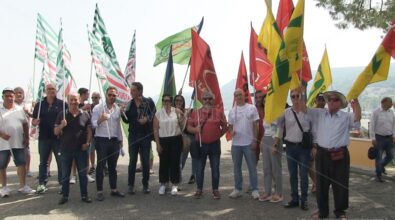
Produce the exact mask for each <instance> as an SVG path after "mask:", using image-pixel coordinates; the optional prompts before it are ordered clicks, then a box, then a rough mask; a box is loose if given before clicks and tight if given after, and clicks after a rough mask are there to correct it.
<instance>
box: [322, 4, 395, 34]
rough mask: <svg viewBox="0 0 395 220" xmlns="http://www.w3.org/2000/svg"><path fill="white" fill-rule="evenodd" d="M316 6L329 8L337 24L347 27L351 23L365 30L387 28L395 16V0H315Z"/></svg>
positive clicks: (343, 27)
mask: <svg viewBox="0 0 395 220" xmlns="http://www.w3.org/2000/svg"><path fill="white" fill-rule="evenodd" d="M315 1H317V4H316V6H317V7H322V8H325V9H327V10H329V14H330V16H331V17H332V19H333V20H335V21H337V24H336V26H337V27H338V28H341V29H346V28H348V27H349V26H350V25H352V26H354V27H355V28H358V29H360V30H364V29H367V28H372V27H375V28H380V29H382V30H383V31H385V30H387V29H388V28H389V27H390V25H391V22H392V20H393V19H394V18H395V0H315Z"/></svg>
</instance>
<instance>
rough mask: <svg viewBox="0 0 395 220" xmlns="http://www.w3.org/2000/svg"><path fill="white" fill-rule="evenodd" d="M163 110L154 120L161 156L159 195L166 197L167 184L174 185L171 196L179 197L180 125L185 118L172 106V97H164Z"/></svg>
mask: <svg viewBox="0 0 395 220" xmlns="http://www.w3.org/2000/svg"><path fill="white" fill-rule="evenodd" d="M162 103H163V108H162V109H160V110H158V111H157V112H156V114H155V118H154V137H155V142H156V149H157V151H158V154H159V182H160V184H161V186H160V187H159V194H160V195H164V194H165V191H166V186H165V185H166V183H168V182H171V183H172V189H171V194H172V195H177V191H178V187H177V185H178V183H179V182H180V156H181V150H182V136H181V129H180V127H181V126H180V125H182V124H183V120H184V116H183V114H182V112H181V111H180V110H179V109H176V108H174V107H172V106H171V103H172V97H171V96H170V95H166V94H165V95H163V96H162Z"/></svg>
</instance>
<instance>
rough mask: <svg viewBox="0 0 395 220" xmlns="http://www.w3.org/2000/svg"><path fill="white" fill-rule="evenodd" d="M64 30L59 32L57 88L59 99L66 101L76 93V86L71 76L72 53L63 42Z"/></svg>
mask: <svg viewBox="0 0 395 220" xmlns="http://www.w3.org/2000/svg"><path fill="white" fill-rule="evenodd" d="M62 33H63V29H62V28H60V31H59V43H58V44H59V53H58V58H57V61H56V69H57V73H56V82H57V84H56V87H57V91H58V92H57V95H56V96H57V98H58V99H64V97H66V96H67V95H68V94H69V93H70V92H73V91H76V88H77V86H76V84H75V81H74V79H73V76H72V75H71V71H70V62H71V56H70V52H69V51H68V50H67V48H66V45H65V44H64V42H63V34H62Z"/></svg>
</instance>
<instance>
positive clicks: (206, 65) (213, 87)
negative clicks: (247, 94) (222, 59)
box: [189, 30, 224, 112]
mask: <svg viewBox="0 0 395 220" xmlns="http://www.w3.org/2000/svg"><path fill="white" fill-rule="evenodd" d="M189 85H190V86H192V87H194V86H195V85H196V97H197V99H198V100H199V101H200V102H202V93H203V91H204V90H205V89H208V90H209V91H210V92H212V93H213V94H214V98H215V107H216V108H217V109H218V110H220V111H222V112H223V111H224V105H223V103H222V97H221V91H220V89H219V84H218V79H217V74H216V73H215V68H214V63H213V59H212V57H211V51H210V47H209V45H208V44H207V43H206V42H205V41H204V40H203V39H202V38H200V36H199V34H198V33H196V31H194V30H192V57H191V73H190V75H189Z"/></svg>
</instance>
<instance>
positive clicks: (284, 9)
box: [276, 0, 312, 83]
mask: <svg viewBox="0 0 395 220" xmlns="http://www.w3.org/2000/svg"><path fill="white" fill-rule="evenodd" d="M298 3H299V2H298ZM302 3H303V4H304V1H303V2H302V1H300V4H302ZM300 7H301V6H300ZM295 11H296V13H299V14H300V11H298V10H295ZM293 12H294V5H293V2H292V0H280V3H279V6H278V10H277V18H276V21H277V24H278V27H279V29H280V31H281V33H282V34H283V36H284V34H285V33H286V31H287V27H288V24H289V22H290V20H291V16H292V13H293ZM303 14H304V13H303ZM286 44H287V42H286ZM287 46H288V45H287ZM296 75H298V77H300V76H301V79H302V81H303V82H305V83H307V82H308V81H310V80H311V79H312V76H311V67H310V61H309V55H308V53H307V49H306V45H305V43H304V42H303V52H302V68H301V70H298V71H297V73H296Z"/></svg>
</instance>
